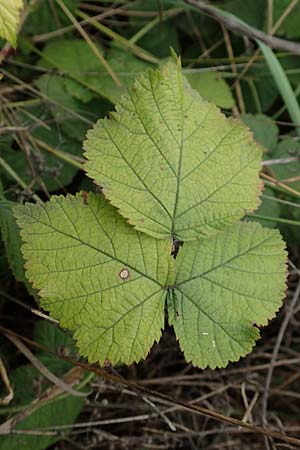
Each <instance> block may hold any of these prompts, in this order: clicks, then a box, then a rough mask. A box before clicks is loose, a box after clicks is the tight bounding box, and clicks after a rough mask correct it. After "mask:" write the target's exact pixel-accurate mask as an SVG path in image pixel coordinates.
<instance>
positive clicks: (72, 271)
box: [16, 194, 172, 364]
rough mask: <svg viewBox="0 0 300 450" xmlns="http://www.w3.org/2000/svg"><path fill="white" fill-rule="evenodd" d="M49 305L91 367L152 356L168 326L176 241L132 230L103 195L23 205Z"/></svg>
mask: <svg viewBox="0 0 300 450" xmlns="http://www.w3.org/2000/svg"><path fill="white" fill-rule="evenodd" d="M16 217H17V222H18V224H19V225H20V226H21V228H22V232H21V236H22V238H23V240H24V241H25V245H24V246H23V254H24V257H25V259H27V260H28V262H27V264H26V269H27V276H28V278H29V280H31V282H32V284H33V285H34V287H36V288H37V289H40V295H41V306H42V307H43V308H45V309H46V310H48V311H50V313H51V315H52V316H53V317H55V318H58V319H59V320H60V323H61V325H62V326H63V327H67V328H70V329H72V330H73V331H75V333H74V338H75V340H76V341H77V344H78V346H79V349H80V352H81V354H82V355H84V356H87V357H88V359H89V361H90V362H94V361H100V362H101V363H104V362H105V361H106V360H108V361H110V362H111V363H113V364H116V363H118V362H119V361H123V362H126V363H130V362H133V361H138V360H139V359H141V358H143V357H145V356H146V355H147V353H148V351H149V348H150V346H151V345H152V344H153V342H154V340H158V339H159V338H160V335H161V329H162V328H163V326H164V303H165V297H166V290H165V286H166V285H167V279H168V274H169V265H170V263H172V261H171V258H170V256H169V255H170V243H169V242H168V241H157V240H155V239H152V238H151V237H148V236H146V235H144V234H141V233H139V232H137V231H135V230H134V229H133V228H132V227H130V226H128V224H126V222H125V221H124V219H123V218H122V217H121V216H119V215H118V213H117V212H116V211H115V209H114V208H112V206H110V205H109V204H108V203H107V202H105V201H104V200H103V198H102V197H101V196H99V195H95V194H89V196H88V197H85V196H84V195H80V194H78V195H77V196H76V197H72V196H68V197H66V198H64V197H62V196H59V197H57V196H52V198H51V200H50V202H48V203H47V204H45V205H32V204H26V205H25V206H20V207H17V208H16Z"/></svg>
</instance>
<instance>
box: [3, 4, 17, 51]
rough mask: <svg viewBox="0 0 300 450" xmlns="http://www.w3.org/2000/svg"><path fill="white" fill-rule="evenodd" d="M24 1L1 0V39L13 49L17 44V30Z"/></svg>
mask: <svg viewBox="0 0 300 450" xmlns="http://www.w3.org/2000/svg"><path fill="white" fill-rule="evenodd" d="M22 8H23V0H0V37H1V38H3V39H6V40H7V41H8V42H9V43H10V44H11V45H12V46H13V47H16V44H17V30H18V24H19V20H20V11H21V9H22Z"/></svg>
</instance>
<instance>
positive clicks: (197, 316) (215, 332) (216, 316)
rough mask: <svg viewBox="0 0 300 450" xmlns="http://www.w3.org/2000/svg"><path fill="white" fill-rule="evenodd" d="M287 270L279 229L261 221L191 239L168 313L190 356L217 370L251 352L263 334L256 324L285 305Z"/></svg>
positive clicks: (181, 260)
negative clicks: (260, 333)
mask: <svg viewBox="0 0 300 450" xmlns="http://www.w3.org/2000/svg"><path fill="white" fill-rule="evenodd" d="M286 271H287V269H286V253H285V251H284V242H283V240H282V239H281V237H280V234H279V232H278V231H277V230H270V229H267V228H263V227H262V226H261V225H260V224H258V223H238V224H235V225H231V226H230V227H228V228H226V229H225V230H223V231H222V232H220V233H218V234H217V235H216V236H214V237H213V238H211V239H202V240H198V241H196V242H187V243H185V244H184V246H183V249H182V250H181V251H180V253H179V255H178V258H177V260H176V265H175V288H174V291H173V293H172V296H169V297H168V312H169V320H170V323H171V324H172V325H173V326H174V329H175V333H176V336H177V338H178V339H179V343H180V346H181V348H182V350H183V351H184V354H185V357H186V359H187V360H188V361H189V360H191V361H192V362H193V364H194V365H197V366H200V367H203V368H204V367H206V366H209V367H211V368H215V367H224V366H226V365H227V363H228V361H237V360H238V359H239V358H240V357H241V356H244V355H246V354H247V353H249V352H250V351H251V349H252V347H253V346H254V343H255V340H256V339H257V338H258V337H259V331H258V329H257V328H256V327H254V326H253V324H257V325H258V326H259V325H266V324H267V322H268V319H271V318H272V317H273V316H274V314H275V312H276V311H277V310H278V309H279V307H280V306H281V299H282V298H283V296H284V290H285V279H286Z"/></svg>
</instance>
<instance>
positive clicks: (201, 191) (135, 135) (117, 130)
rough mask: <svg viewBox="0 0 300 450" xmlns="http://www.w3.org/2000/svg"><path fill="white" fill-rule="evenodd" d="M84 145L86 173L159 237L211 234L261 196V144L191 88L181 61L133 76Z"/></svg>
mask: <svg viewBox="0 0 300 450" xmlns="http://www.w3.org/2000/svg"><path fill="white" fill-rule="evenodd" d="M85 150H86V154H85V156H86V157H87V159H88V162H87V163H86V165H85V168H86V170H87V173H88V175H89V176H90V177H91V178H93V179H95V181H96V182H97V183H98V184H99V185H100V186H101V187H102V188H103V192H104V193H105V196H106V197H107V198H108V199H109V200H110V201H111V202H112V203H113V204H114V205H115V206H116V207H117V208H119V210H120V213H121V214H122V215H123V216H124V217H126V218H128V219H129V223H131V224H133V225H134V226H135V227H136V228H137V229H138V230H141V231H143V232H145V233H147V234H149V235H151V236H154V237H156V238H165V237H169V236H170V235H171V236H173V237H175V238H177V239H182V240H184V241H186V240H192V239H197V238H199V237H202V236H208V235H212V234H214V233H215V231H216V230H218V229H222V228H224V227H225V226H227V225H229V224H231V223H233V222H235V221H236V220H238V219H240V218H241V217H242V216H243V215H244V213H245V211H251V210H253V209H255V208H256V207H257V206H258V203H259V200H258V195H259V192H260V184H259V178H258V171H259V168H260V160H261V151H260V149H259V147H258V146H257V144H256V143H255V142H254V140H253V139H252V136H251V134H250V133H249V132H248V130H247V129H246V128H245V127H244V126H243V125H242V124H240V123H239V122H237V121H235V120H233V119H227V118H226V117H225V116H224V115H223V114H222V113H221V112H220V111H219V110H218V109H217V108H216V107H215V106H214V105H212V104H209V103H207V102H206V101H204V100H203V99H202V98H201V97H200V95H199V94H198V93H196V92H195V91H193V90H192V89H191V88H190V86H189V85H188V83H187V82H186V81H185V80H184V78H183V77H182V74H181V67H180V64H179V62H178V63H177V65H176V64H174V63H173V62H170V63H168V64H166V65H165V66H163V67H162V68H161V69H160V70H155V71H154V70H149V71H147V72H146V73H145V74H144V75H142V76H140V77H139V78H137V80H136V81H135V84H134V86H133V87H132V88H130V89H129V90H128V91H127V93H126V94H124V95H123V96H122V97H121V99H120V101H119V102H118V104H117V106H116V112H115V113H112V114H111V119H104V120H99V121H98V122H97V124H96V125H95V127H94V129H93V130H91V131H90V132H89V133H88V139H87V141H86V142H85Z"/></svg>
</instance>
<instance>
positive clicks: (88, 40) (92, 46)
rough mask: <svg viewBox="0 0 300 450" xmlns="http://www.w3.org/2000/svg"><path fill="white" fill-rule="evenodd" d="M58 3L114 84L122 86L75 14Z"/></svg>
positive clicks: (61, 3) (60, 0)
mask: <svg viewBox="0 0 300 450" xmlns="http://www.w3.org/2000/svg"><path fill="white" fill-rule="evenodd" d="M56 2H57V3H58V5H59V6H60V7H61V9H62V10H63V12H64V13H65V15H66V16H67V17H68V19H70V21H71V22H72V24H73V25H74V26H75V28H76V30H77V31H78V32H79V33H80V34H81V36H82V37H83V39H84V40H85V42H86V43H87V44H88V46H89V47H90V49H91V50H92V52H94V54H95V55H96V57H97V58H98V60H99V62H100V63H101V65H102V66H103V67H104V68H105V69H106V70H107V72H108V73H109V75H110V76H111V78H112V79H113V80H114V82H115V83H116V85H117V86H119V87H120V86H122V83H121V81H120V80H119V78H118V77H117V75H116V74H115V72H114V71H113V70H112V68H111V67H110V65H109V64H108V62H107V61H106V59H105V58H104V57H103V55H102V54H101V53H100V52H99V50H98V48H97V47H96V45H95V44H94V42H93V41H92V39H91V38H90V36H89V35H88V34H87V32H86V31H85V29H84V28H82V26H81V25H80V24H79V22H78V21H77V20H76V19H75V17H74V16H73V14H72V13H71V12H70V10H69V9H68V8H67V7H66V5H65V4H64V3H63V2H62V0H56Z"/></svg>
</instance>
